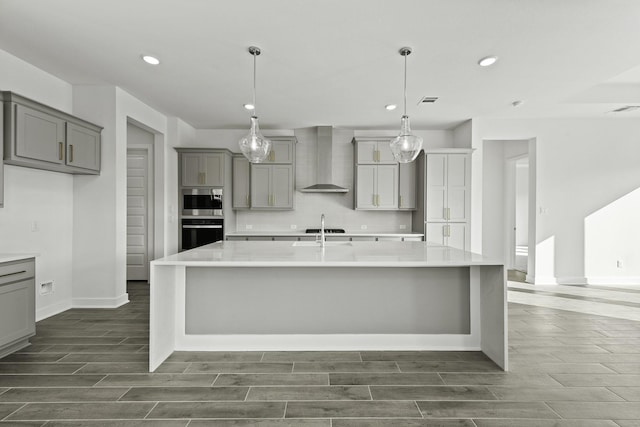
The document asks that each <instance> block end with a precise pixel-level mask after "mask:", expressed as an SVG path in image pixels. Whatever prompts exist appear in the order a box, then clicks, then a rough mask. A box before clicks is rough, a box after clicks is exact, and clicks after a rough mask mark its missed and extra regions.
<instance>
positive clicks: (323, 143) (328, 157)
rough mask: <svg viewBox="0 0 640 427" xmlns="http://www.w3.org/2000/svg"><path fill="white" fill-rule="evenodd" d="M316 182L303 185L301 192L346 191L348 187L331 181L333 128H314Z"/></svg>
mask: <svg viewBox="0 0 640 427" xmlns="http://www.w3.org/2000/svg"><path fill="white" fill-rule="evenodd" d="M316 137H317V139H316V182H317V184H314V185H310V186H309V187H305V188H303V189H301V190H300V191H301V192H303V193H348V192H349V189H348V188H344V187H340V186H338V185H335V184H332V182H333V159H332V153H333V128H332V127H331V126H318V127H317V128H316Z"/></svg>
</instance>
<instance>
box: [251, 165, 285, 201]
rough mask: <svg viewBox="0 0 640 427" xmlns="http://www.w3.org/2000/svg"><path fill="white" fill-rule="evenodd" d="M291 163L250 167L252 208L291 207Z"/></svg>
mask: <svg viewBox="0 0 640 427" xmlns="http://www.w3.org/2000/svg"><path fill="white" fill-rule="evenodd" d="M293 185H294V179H293V165H264V164H254V165H252V167H251V208H252V209H293Z"/></svg>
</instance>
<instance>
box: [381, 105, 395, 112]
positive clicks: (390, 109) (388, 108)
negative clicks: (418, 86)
mask: <svg viewBox="0 0 640 427" xmlns="http://www.w3.org/2000/svg"><path fill="white" fill-rule="evenodd" d="M397 107H398V106H397V105H396V104H387V105H385V106H384V108H385V109H387V110H388V111H393V110H395V109H396V108H397Z"/></svg>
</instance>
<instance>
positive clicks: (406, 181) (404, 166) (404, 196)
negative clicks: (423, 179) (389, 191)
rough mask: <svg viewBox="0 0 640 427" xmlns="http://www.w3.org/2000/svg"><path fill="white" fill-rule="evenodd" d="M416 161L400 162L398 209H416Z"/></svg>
mask: <svg viewBox="0 0 640 427" xmlns="http://www.w3.org/2000/svg"><path fill="white" fill-rule="evenodd" d="M416 178H417V176H416V162H409V163H400V179H399V181H400V191H399V196H398V209H402V210H413V209H416V195H417V189H416Z"/></svg>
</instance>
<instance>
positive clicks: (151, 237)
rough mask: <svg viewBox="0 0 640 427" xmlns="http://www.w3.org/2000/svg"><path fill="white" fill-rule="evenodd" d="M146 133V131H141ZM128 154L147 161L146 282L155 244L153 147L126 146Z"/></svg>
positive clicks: (147, 145) (148, 278)
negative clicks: (140, 155)
mask: <svg viewBox="0 0 640 427" xmlns="http://www.w3.org/2000/svg"><path fill="white" fill-rule="evenodd" d="M128 124H131V125H133V126H136V125H135V124H133V123H128ZM143 130H145V131H146V129H143ZM129 154H143V155H144V156H145V158H146V161H147V224H146V234H147V251H146V252H147V254H146V255H147V263H146V267H145V270H146V273H147V274H146V276H147V281H148V280H150V279H151V277H150V271H149V263H150V262H151V261H152V260H153V259H154V253H155V250H154V243H155V233H154V230H155V216H154V206H155V188H154V169H153V159H154V147H153V145H152V144H127V159H128V158H129ZM127 176H128V168H127Z"/></svg>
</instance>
